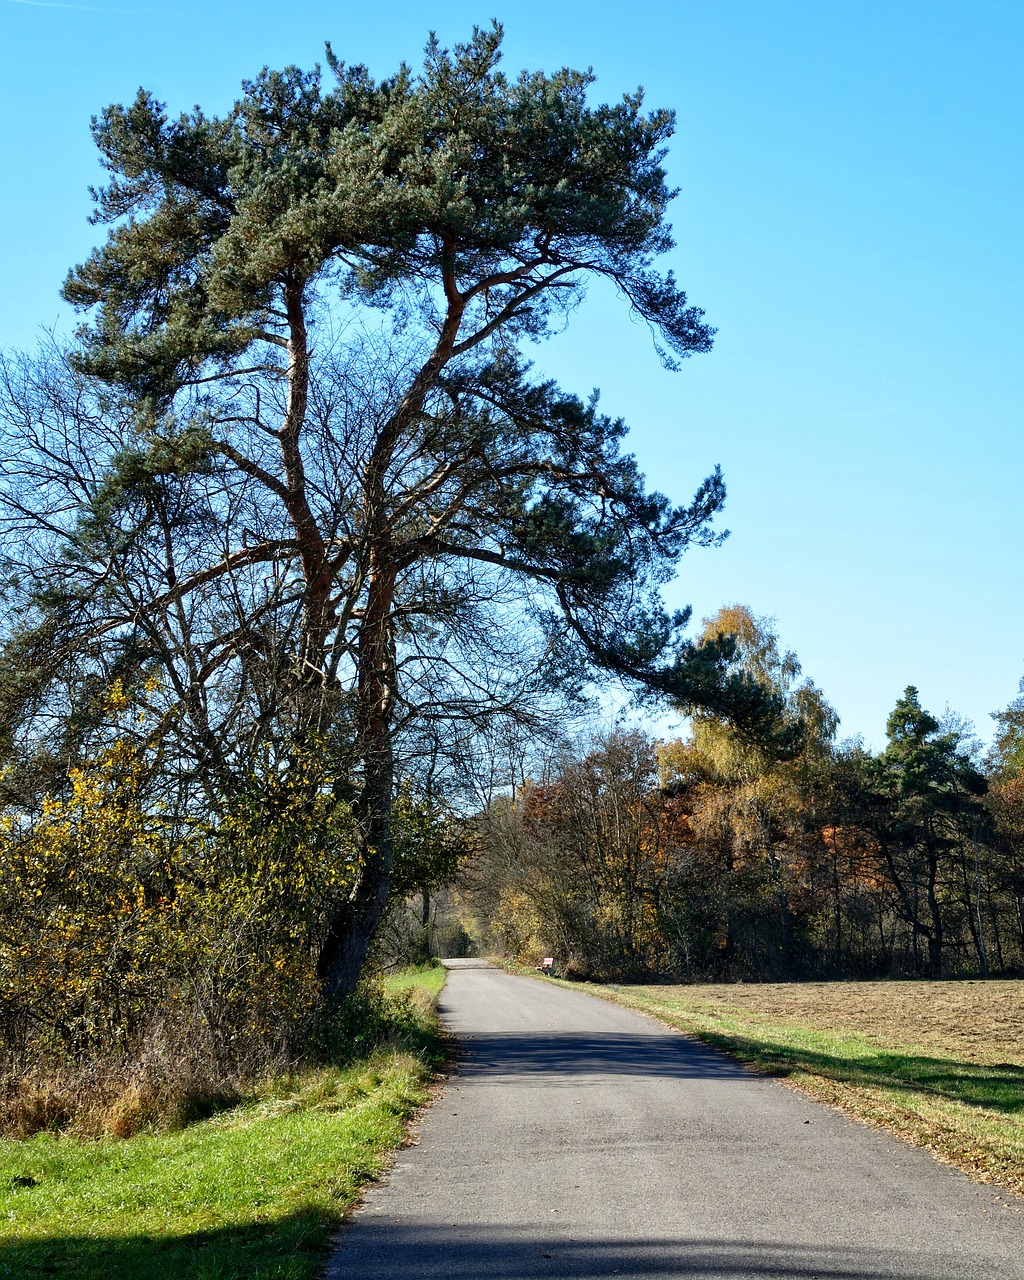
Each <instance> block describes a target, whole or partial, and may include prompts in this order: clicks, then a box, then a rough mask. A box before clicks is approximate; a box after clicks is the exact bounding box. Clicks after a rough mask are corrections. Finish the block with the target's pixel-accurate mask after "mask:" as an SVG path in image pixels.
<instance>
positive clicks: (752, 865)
mask: <svg viewBox="0 0 1024 1280" xmlns="http://www.w3.org/2000/svg"><path fill="white" fill-rule="evenodd" d="M725 636H732V637H734V645H735V649H734V653H733V657H732V660H731V661H732V666H733V669H734V671H735V672H736V673H737V674H742V676H743V678H744V679H746V680H748V681H749V682H750V684H751V685H752V687H754V688H759V689H761V690H762V691H763V693H764V696H765V697H766V698H768V699H771V700H772V701H773V702H774V703H775V705H776V706H777V707H778V708H779V709H780V716H779V726H780V727H779V729H778V730H777V732H776V733H775V734H774V735H773V737H772V738H770V739H769V740H767V741H760V742H758V741H751V740H750V738H749V737H748V736H747V735H745V734H744V733H743V732H742V731H740V730H738V729H737V728H736V727H735V726H734V725H732V724H731V723H730V722H729V721H728V720H727V719H726V718H725V717H723V716H721V715H715V714H713V713H712V712H710V711H708V710H701V711H698V712H697V713H696V714H695V715H694V716H693V718H692V729H691V733H690V736H689V738H688V739H685V740H681V741H676V742H668V743H665V744H664V745H663V746H662V747H661V750H660V752H659V762H660V774H661V781H662V786H663V787H664V788H665V789H666V790H667V791H668V792H670V793H671V794H674V795H675V796H677V797H678V798H679V799H680V801H681V803H682V804H683V807H684V809H685V810H686V811H687V813H688V814H689V821H690V826H691V828H692V830H693V835H694V843H693V846H692V849H691V851H690V854H689V856H688V858H687V859H685V860H684V861H683V862H681V863H680V864H679V865H678V866H677V869H676V882H675V884H674V886H673V889H674V892H673V893H671V894H670V895H668V902H670V903H671V904H672V909H673V910H674V912H675V914H676V916H677V923H676V932H677V933H679V936H680V937H682V936H683V935H684V934H686V935H687V937H688V942H687V945H688V947H689V948H690V949H691V951H694V950H695V951H696V952H697V953H699V955H700V958H701V963H702V964H703V965H704V966H708V967H711V968H713V969H719V971H721V972H723V973H725V974H729V973H730V972H731V971H732V968H733V965H734V961H736V960H737V959H740V957H738V956H737V948H738V947H739V948H740V949H741V950H742V951H743V952H744V954H743V956H742V963H743V964H744V965H745V966H746V968H747V971H748V972H751V971H752V972H754V973H757V974H761V975H768V974H772V975H776V974H791V973H794V972H797V971H798V969H799V967H800V963H801V961H800V957H799V955H798V952H799V947H798V940H797V937H796V933H797V931H798V930H799V929H800V927H801V924H802V922H803V921H804V919H805V917H806V914H807V910H808V907H809V899H808V896H807V894H806V892H805V890H806V888H807V887H808V877H809V875H810V874H811V873H812V869H813V864H814V863H815V856H814V853H815V851H818V852H820V845H821V840H822V827H823V825H824V824H825V821H826V818H825V813H824V809H823V804H822V801H823V798H824V793H825V791H826V790H827V777H828V771H829V767H830V764H831V744H832V739H833V737H834V735H835V731H836V725H837V723H838V720H837V717H836V715H835V712H834V711H833V710H832V708H831V707H830V706H829V705H828V703H827V702H826V701H825V699H824V698H823V697H822V695H821V692H820V691H819V690H818V689H817V688H816V687H815V686H814V684H813V683H812V682H811V681H809V680H800V679H799V677H800V663H799V662H798V660H797V658H796V655H795V654H794V653H792V652H787V651H784V650H782V649H781V648H780V646H779V641H778V636H777V635H776V633H775V630H774V627H773V625H772V621H771V619H768V618H759V617H756V616H755V615H754V614H753V613H752V612H751V611H750V609H748V608H747V607H745V606H742V605H731V606H727V607H725V608H723V609H721V610H719V612H718V613H717V614H716V615H715V616H714V617H713V618H710V619H708V620H707V621H706V622H705V624H704V631H703V637H704V638H705V639H706V640H710V641H715V640H719V639H720V638H722V637H725ZM812 846H813V848H812ZM801 899H803V900H804V901H803V903H802V905H801V901H800V900H801ZM766 908H767V911H766ZM712 937H713V938H714V939H715V942H714V944H713V945H712V943H711V938H712ZM741 939H742V941H741Z"/></svg>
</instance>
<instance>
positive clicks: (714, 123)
mask: <svg viewBox="0 0 1024 1280" xmlns="http://www.w3.org/2000/svg"><path fill="white" fill-rule="evenodd" d="M492 16H497V17H499V18H500V19H501V20H502V21H503V22H504V24H505V27H506V44H505V50H506V53H505V65H506V68H507V69H508V70H510V71H515V70H518V69H519V68H520V67H522V66H528V67H531V68H534V67H543V68H544V69H546V70H552V69H554V68H555V67H557V66H561V65H564V64H569V65H574V66H592V67H593V68H594V71H595V72H596V74H597V77H598V80H597V85H596V89H595V92H596V94H598V95H599V96H600V97H602V98H605V97H607V98H612V97H617V96H619V95H620V94H621V93H623V92H624V91H626V90H631V89H633V88H635V87H636V86H637V85H638V84H642V85H643V86H644V87H645V89H646V90H647V94H648V100H649V102H650V103H651V104H652V105H657V106H671V107H673V108H674V109H675V110H676V112H677V113H678V129H677V135H676V138H675V139H674V141H673V145H672V147H671V151H670V155H669V159H668V168H669V173H670V177H671V180H672V182H673V184H674V185H676V186H678V187H679V188H680V194H679V197H678V199H677V200H676V203H675V206H674V208H673V223H674V226H675V228H676V235H677V240H678V242H679V243H678V248H677V249H676V251H675V253H674V254H673V258H672V263H671V265H673V266H674V268H675V270H676V273H677V275H678V277H679V278H680V280H681V282H682V283H683V284H684V286H685V287H686V288H687V290H688V291H689V293H690V297H691V300H692V301H694V302H696V303H698V304H699V305H700V306H703V307H704V308H705V310H706V312H707V314H708V317H709V319H710V320H711V321H712V322H713V323H714V324H715V325H717V326H718V330H719V333H718V338H717V341H716V345H715V350H714V351H713V352H712V354H710V355H708V356H701V357H697V358H695V359H693V360H690V361H688V362H686V364H685V365H684V367H683V370H682V372H681V373H678V374H669V373H666V372H665V371H663V370H662V369H661V368H660V366H659V364H658V362H657V359H656V357H655V355H654V352H653V349H652V346H651V341H650V338H649V335H648V334H647V333H646V332H645V331H644V330H643V329H642V328H640V327H638V326H637V325H635V324H633V323H632V322H631V321H630V319H629V317H628V315H627V314H626V312H625V311H624V310H623V308H622V307H621V306H619V305H617V303H616V300H615V299H614V298H612V297H611V296H608V295H605V294H604V293H601V292H600V291H595V292H593V293H592V295H591V297H590V299H589V300H588V302H587V303H586V305H585V307H584V308H583V310H581V311H580V312H579V313H578V314H577V315H576V316H575V317H573V320H572V322H571V324H570V326H569V328H568V329H567V331H566V332H565V333H564V334H562V335H560V336H559V337H558V338H556V339H555V340H553V341H552V342H551V343H548V344H546V345H544V346H543V347H541V348H539V349H538V350H537V352H536V359H537V363H538V365H539V366H540V367H541V368H542V369H543V370H544V371H545V372H547V373H550V374H552V375H554V376H557V377H558V378H559V379H560V381H561V382H562V383H563V384H564V385H565V386H566V387H568V388H571V389H574V390H577V391H579V392H581V393H584V394H585V393H587V392H589V391H590V389H591V388H592V387H594V386H599V387H600V388H601V390H602V396H603V405H604V407H605V409H606V410H607V411H609V412H614V413H616V414H621V415H623V416H624V417H625V418H626V419H627V421H628V422H630V424H631V425H632V428H633V432H632V436H631V442H632V447H633V448H634V450H635V451H636V453H637V454H638V456H639V458H640V460H641V463H642V464H643V466H644V469H645V470H646V472H647V474H648V476H649V478H650V479H651V481H652V482H653V483H654V484H655V485H656V486H657V487H658V488H659V489H661V490H663V491H664V492H666V493H668V494H670V495H671V496H673V497H678V498H685V497H688V496H689V494H690V493H692V491H693V489H694V488H695V487H696V485H697V483H698V482H699V480H700V479H701V478H702V477H703V476H704V475H705V474H706V473H707V472H708V471H709V470H710V469H711V467H712V466H713V465H714V464H715V463H716V462H720V463H721V464H722V466H723V469H724V471H725V476H726V481H727V483H728V486H729V501H728V506H727V511H726V519H725V524H726V525H727V526H728V527H729V528H730V529H731V530H732V536H731V537H730V539H729V540H728V541H727V542H726V544H725V545H724V546H723V547H722V548H721V549H720V550H718V551H696V552H693V553H691V554H690V555H689V556H688V557H687V558H686V559H685V560H684V562H683V565H682V569H681V573H680V577H679V580H678V581H677V582H676V583H675V584H673V586H672V588H671V589H670V592H669V596H670V600H671V603H673V604H683V603H692V604H693V606H694V609H695V613H696V616H697V617H698V618H699V617H701V616H703V615H706V614H709V613H712V612H714V611H715V609H717V607H718V606H719V605H720V604H723V603H732V602H740V603H745V604H749V605H750V606H751V607H752V608H753V609H754V610H755V611H756V612H758V613H761V614H768V615H772V616H774V617H775V618H776V620H777V625H778V630H779V633H780V636H781V638H782V641H783V643H784V644H786V645H787V646H788V647H790V648H793V649H795V650H796V652H797V654H798V655H799V657H800V659H801V661H802V662H803V666H804V671H805V673H806V674H807V675H809V676H811V677H812V678H813V679H814V680H815V681H816V682H817V683H818V684H819V685H820V686H821V687H822V689H823V690H824V692H825V694H826V695H827V696H828V697H829V699H830V700H831V701H832V703H833V705H834V706H835V707H836V709H837V711H838V712H839V714H840V717H841V722H842V723H841V733H843V734H846V735H853V734H862V735H863V736H864V738H865V739H866V740H867V742H868V743H869V744H872V745H874V746H880V745H882V742H883V739H884V725H885V718H886V715H887V714H888V711H889V710H890V709H891V707H892V705H893V703H894V702H895V700H896V698H897V697H898V695H899V694H900V693H901V691H902V689H903V687H904V686H905V685H907V684H916V685H917V686H918V687H919V688H920V691H921V697H922V701H923V702H924V704H925V705H926V706H927V707H928V708H929V709H931V710H933V711H935V712H941V711H942V710H943V708H944V707H945V706H946V705H949V706H950V707H951V708H952V709H953V710H954V711H956V712H958V713H959V714H961V715H963V716H967V717H969V718H970V719H972V720H973V721H974V722H975V724H976V726H977V729H978V731H979V733H980V734H981V736H982V737H985V738H987V737H988V736H989V734H990V731H991V722H990V721H989V719H988V713H989V712H991V711H993V710H996V709H999V708H1001V707H1003V706H1005V705H1006V703H1007V702H1009V700H1010V699H1011V698H1012V697H1013V696H1014V695H1015V693H1016V689H1017V682H1018V680H1019V679H1020V677H1021V676H1022V675H1024V595H1022V591H1021V569H1020V566H1021V561H1022V552H1024V503H1022V502H1021V501H1020V490H1021V485H1022V481H1024V433H1022V431H1021V426H1022V404H1024V394H1022V393H1024V359H1022V338H1024V320H1022V304H1021V296H1022V285H1024V271H1022V266H1024V262H1022V258H1024V236H1022V234H1021V231H1022V225H1024V219H1022V212H1024V210H1022V203H1024V200H1022V197H1024V172H1022V170H1024V159H1022V155H1024V152H1022V148H1021V145H1020V138H1021V134H1022V125H1024V119H1022V117H1024V89H1022V83H1024V80H1022V77H1021V76H1020V73H1019V68H1020V65H1021V59H1022V55H1024V5H1020V4H1017V3H1014V2H1013V0H1005V2H992V0H972V2H971V3H959V2H958V3H952V2H944V0H931V2H929V3H925V2H921V0H913V2H912V0H887V2H886V3H876V2H874V0H860V2H858V3H844V2H843V0H815V2H813V3H811V2H803V0H792V2H789V3H787V2H784V0H760V2H751V3H744V2H742V0H717V3H713V4H708V3H707V2H706V0H703V2H701V3H693V2H692V0H672V2H671V3H643V2H642V0H638V2H637V3H633V4H631V5H625V6H623V5H616V6H607V7H601V6H600V5H597V4H594V3H582V2H581V0H562V2H561V3H559V4H557V5H553V4H551V3H550V0H548V2H547V3H539V2H537V0H528V2H525V3H523V2H521V3H516V4H509V5H506V6H504V7H503V9H497V8H495V6H494V3H493V0H492V2H491V4H490V5H489V6H486V7H484V8H480V7H479V6H476V5H469V4H466V3H463V2H462V0H454V2H451V3H448V4H447V5H445V6H444V8H443V9H439V10H438V12H437V15H436V16H434V17H431V16H430V14H429V10H426V9H425V8H424V7H423V6H421V5H414V4H404V3H387V0H384V2H382V3H377V4H376V5H352V4H349V5H341V4H338V5H331V4H325V3H319V2H316V0H314V2H312V3H296V4H295V5H293V6H291V8H290V9H289V8H286V7H285V6H282V5H280V4H279V3H274V4H271V3H268V2H267V0H247V2H246V3H241V2H240V0H208V2H207V3H204V4H200V3H198V2H196V0H181V2H176V0H167V2H166V3H161V4H159V5H156V4H147V3H145V0H143V2H142V3H138V4H136V3H133V0H120V2H119V3H114V2H112V0H111V2H108V0H93V2H92V3H83V4H73V3H71V0H68V3H65V4H58V3H56V2H55V0H54V3H44V2H43V0H0V76H2V81H0V83H2V84H3V97H2V110H3V127H2V129H0V172H2V173H3V174H4V175H6V180H5V182H4V196H3V200H2V202H0V297H2V298H3V300H4V304H5V305H4V306H3V307H2V308H0V345H4V346H20V347H30V346H32V345H34V343H35V341H36V337H37V335H38V332H39V329H40V327H41V326H48V325H53V324H56V325H57V326H58V327H63V328H65V329H67V328H68V325H69V321H68V318H67V316H66V314H65V313H64V312H63V310H62V306H61V303H60V301H59V297H58V291H59V287H60V283H61V281H62V279H63V277H64V275H65V273H66V270H67V268H68V266H69V265H70V264H71V263H73V262H76V261H78V260H80V259H81V258H82V257H84V256H85V255H86V253H87V252H88V250H89V248H90V247H91V245H92V244H93V243H94V242H95V240H96V237H97V231H96V230H95V229H94V228H92V227H90V226H89V225H88V223H87V221H86V219H87V216H88V212H89V199H88V195H87V191H86V188H87V186H88V185H89V183H90V182H95V181H97V180H98V178H99V171H98V167H97V165H96V161H95V157H94V152H93V147H92V143H91V140H90V137H89V129H88V124H89V118H90V116H91V115H93V114H94V113H95V112H97V111H99V110H100V109H101V108H102V107H103V106H105V105H106V104H107V103H109V102H112V101H124V100H126V99H128V98H130V97H132V96H133V95H134V93H135V90H136V89H137V88H138V86H139V85H140V84H141V85H144V86H146V87H147V88H149V89H152V90H153V91H154V92H155V93H156V94H157V96H158V97H160V98H162V99H163V100H165V101H167V102H168V103H169V105H170V107H171V108H172V110H180V109H185V108H188V107H190V106H192V105H193V104H195V103H201V104H202V105H203V106H204V107H205V108H206V109H208V110H211V111H219V110H223V109H225V108H227V107H228V106H229V105H230V103H231V101H232V100H233V98H234V96H235V94H236V92H237V89H238V86H239V83H240V81H241V80H242V79H243V78H244V77H246V76H251V75H252V74H254V73H255V72H256V71H257V70H258V69H259V68H260V67H261V66H263V65H264V64H269V65H272V66H283V65H286V64H288V63H297V64H299V65H300V66H309V65H310V64H312V63H313V62H315V61H318V60H319V61H322V60H323V42H324V40H327V39H329V40H330V41H331V42H332V44H333V46H334V49H335V52H336V53H337V54H338V55H339V56H340V57H342V58H344V59H345V60H346V61H350V62H359V61H361V62H366V63H367V64H368V65H369V66H370V69H371V71H373V72H374V73H376V74H380V75H383V74H387V73H389V72H391V71H392V70H393V69H394V68H395V66H396V65H397V63H398V61H399V60H401V59H402V58H405V59H406V60H408V61H411V62H413V63H414V64H415V62H416V60H417V59H418V57H419V54H420V51H421V49H422V45H423V41H424V38H425V36H426V33H427V30H428V28H430V27H434V28H435V29H436V30H437V33H438V35H439V37H440V38H441V39H442V40H443V41H445V42H447V43H451V42H453V41H455V40H458V39H459V38H461V37H464V36H465V35H467V34H468V32H469V30H470V28H471V26H472V24H473V23H474V22H478V23H486V22H488V21H489V20H490V18H491V17H492Z"/></svg>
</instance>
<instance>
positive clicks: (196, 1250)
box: [0, 1211, 338, 1280]
mask: <svg viewBox="0 0 1024 1280" xmlns="http://www.w3.org/2000/svg"><path fill="white" fill-rule="evenodd" d="M337 1227H338V1222H337V1218H336V1217H334V1216H333V1215H331V1216H328V1215H326V1214H322V1213H317V1212H313V1211H309V1212H304V1213H297V1214H294V1215H293V1216H291V1217H288V1218H283V1219H279V1220H277V1221H275V1222H260V1223H251V1224H249V1225H247V1226H235V1227H222V1228H220V1229H216V1230H211V1231H198V1232H195V1233H193V1234H191V1235H181V1236H161V1235H153V1236H116V1237H85V1236H67V1237H56V1236H54V1237H49V1238H46V1239H38V1240H19V1241H10V1240H8V1241H2V1240H0V1277H2V1278H3V1280H7V1278H8V1277H10V1278H11V1280H15V1278H16V1280H315V1278H316V1277H318V1276H320V1275H321V1274H322V1272H323V1267H324V1264H325V1262H326V1260H327V1256H328V1254H329V1252H330V1248H331V1240H332V1233H333V1232H335V1231H336V1230H337Z"/></svg>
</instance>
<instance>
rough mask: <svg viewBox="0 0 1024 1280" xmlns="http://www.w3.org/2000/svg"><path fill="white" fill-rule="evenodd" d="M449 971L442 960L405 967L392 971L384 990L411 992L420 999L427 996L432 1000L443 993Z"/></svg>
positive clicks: (385, 982) (394, 992)
mask: <svg viewBox="0 0 1024 1280" xmlns="http://www.w3.org/2000/svg"><path fill="white" fill-rule="evenodd" d="M447 976H448V971H447V970H446V969H445V967H444V965H443V964H441V963H440V962H434V963H433V964H424V965H417V966H416V967H415V968H413V969H403V970H401V971H400V972H398V973H392V974H390V975H389V976H388V977H386V978H385V979H384V981H383V986H384V990H385V991H388V992H390V993H392V994H398V993H400V992H405V993H410V994H412V995H413V996H414V997H418V998H419V999H420V1000H422V998H423V997H424V996H425V997H427V998H428V999H429V1000H430V1001H431V1002H433V1001H435V1000H436V999H437V997H438V996H439V995H440V994H441V988H442V987H443V986H444V981H445V978H447Z"/></svg>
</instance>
